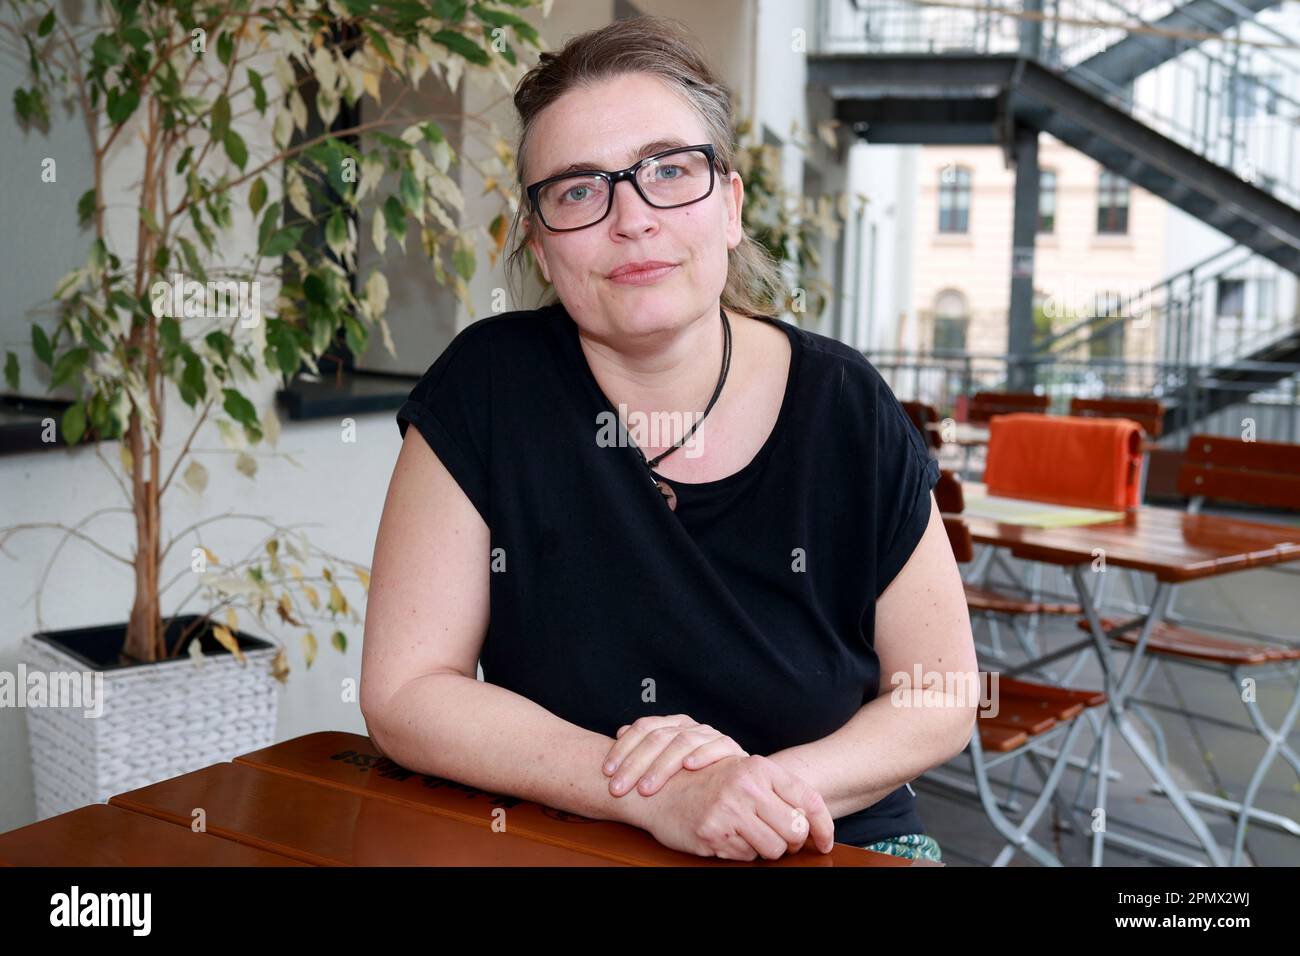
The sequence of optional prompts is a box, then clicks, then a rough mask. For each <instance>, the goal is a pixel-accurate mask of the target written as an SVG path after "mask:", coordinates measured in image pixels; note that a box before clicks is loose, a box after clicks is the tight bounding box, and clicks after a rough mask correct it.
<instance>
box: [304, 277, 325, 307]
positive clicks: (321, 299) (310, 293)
mask: <svg viewBox="0 0 1300 956" xmlns="http://www.w3.org/2000/svg"><path fill="white" fill-rule="evenodd" d="M302 292H303V295H305V296H306V297H307V301H308V302H315V303H316V304H317V305H325V304H327V303H328V302H329V289H328V288H327V287H326V285H325V280H324V279H322V278H321V277H320V276H319V275H317V274H316V273H314V272H313V273H312V274H311V275H309V276H308V277H307V278H306V279H304V280H303V283H302Z"/></svg>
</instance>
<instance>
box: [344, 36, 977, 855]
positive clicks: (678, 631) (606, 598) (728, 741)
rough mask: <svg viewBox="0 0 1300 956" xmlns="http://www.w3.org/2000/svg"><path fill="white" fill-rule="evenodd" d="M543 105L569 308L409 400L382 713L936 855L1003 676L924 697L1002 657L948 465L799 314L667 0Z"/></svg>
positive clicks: (486, 746) (812, 832)
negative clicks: (966, 562) (787, 316)
mask: <svg viewBox="0 0 1300 956" xmlns="http://www.w3.org/2000/svg"><path fill="white" fill-rule="evenodd" d="M515 104H516V107H517V109H518V112H519V115H520V121H521V126H522V133H521V137H520V144H519V157H518V158H519V162H518V168H519V175H520V185H521V214H522V217H523V218H522V220H521V221H520V222H519V223H518V225H521V226H522V229H523V231H524V240H523V241H524V243H526V245H527V247H528V248H530V249H531V251H532V253H533V255H534V256H535V258H536V260H537V263H538V264H539V266H540V268H541V271H542V273H543V274H544V276H545V277H546V279H547V280H548V282H549V283H550V284H551V286H552V287H553V289H554V291H555V294H556V296H557V299H558V301H557V302H556V303H554V304H552V305H551V306H548V307H546V308H542V309H538V310H535V311H531V312H515V313H509V314H506V315H500V316H495V317H491V318H487V319H483V320H480V321H478V322H475V323H473V324H471V325H470V326H469V327H468V328H466V329H464V330H463V331H461V332H460V333H459V334H458V335H457V336H456V337H455V339H454V340H453V341H452V343H451V344H450V345H449V346H448V347H447V349H446V350H445V351H444V352H443V354H442V355H441V356H439V358H438V359H437V361H435V362H434V363H433V365H432V367H430V369H429V370H428V372H427V373H426V374H425V376H424V377H423V378H422V379H421V380H420V382H419V384H417V386H416V387H415V388H414V389H413V390H412V392H411V395H410V399H409V400H408V401H407V402H406V403H405V404H404V405H403V406H402V408H401V409H400V410H399V412H398V416H397V417H398V423H399V427H400V429H401V431H402V434H403V436H404V442H403V445H402V450H401V453H400V454H399V456H398V460H397V464H396V467H395V470H394V473H393V477H392V482H391V484H390V487H389V491H388V497H387V500H386V502H385V506H384V512H383V517H382V520H381V523H380V529H379V534H378V539H377V543H376V550H375V560H374V567H373V575H372V583H371V590H370V596H369V603H368V607H367V613H366V635H365V637H366V639H365V650H364V661H363V672H362V690H361V706H362V711H363V714H364V715H365V719H366V722H367V727H368V729H369V730H370V733H371V735H372V737H373V739H374V740H375V742H376V744H377V746H379V747H381V748H382V749H383V751H384V752H385V753H386V754H387V755H388V756H390V757H391V758H392V759H394V760H396V761H397V762H398V763H400V764H402V765H403V766H406V767H408V768H411V769H415V770H418V771H421V772H426V773H433V774H437V775H440V776H445V777H450V778H453V779H455V780H458V781H460V782H463V783H466V784H469V785H473V786H476V787H480V788H482V789H486V790H491V791H496V792H502V793H510V794H514V795H517V796H521V797H524V798H527V799H530V800H535V801H537V802H540V803H544V804H547V805H550V806H553V807H558V808H561V809H564V810H569V811H571V812H574V813H579V814H582V815H584V816H587V817H592V818H597V819H612V820H621V821H624V822H628V823H631V824H633V825H636V826H640V827H642V828H644V829H646V830H648V831H649V832H650V833H652V834H653V835H654V836H655V837H656V838H657V839H658V840H659V841H660V842H661V843H663V844H665V845H667V846H669V847H672V848H674V849H678V850H681V851H684V852H689V853H695V854H699V855H704V856H717V857H721V858H724V859H735V860H752V859H755V858H756V857H760V856H761V857H763V858H765V859H776V858H778V857H780V856H782V855H783V854H785V853H790V852H797V851H798V850H800V849H801V848H802V847H803V846H804V844H805V843H806V842H807V841H808V839H809V837H811V838H812V844H813V846H815V847H816V848H817V849H818V850H820V851H822V852H829V851H830V849H831V846H832V844H833V842H834V841H836V840H838V841H839V842H845V843H852V844H854V845H858V846H869V847H873V848H876V849H879V850H883V851H885V852H893V853H898V854H902V855H929V856H931V857H932V858H937V847H936V846H935V845H934V843H933V841H932V840H931V839H930V838H929V837H927V836H925V835H924V828H923V826H922V824H921V821H920V818H919V816H918V815H917V813H916V810H915V795H914V793H913V792H912V790H911V787H910V786H908V785H907V784H908V781H910V780H912V779H913V778H915V777H916V776H918V775H919V774H921V773H922V772H924V771H925V770H926V769H928V768H930V767H932V766H935V765H936V764H939V763H942V762H944V761H945V760H947V759H949V758H950V757H952V756H953V755H955V754H957V753H960V752H961V750H962V749H963V748H964V747H965V745H966V743H967V742H968V741H969V739H970V734H971V731H972V726H973V723H974V701H972V702H970V704H969V705H968V704H965V703H962V702H961V701H960V700H958V699H956V698H951V699H950V698H945V697H944V696H943V695H942V694H936V693H934V692H933V691H935V688H931V691H932V692H931V693H929V694H928V695H927V696H926V698H925V703H926V704H927V706H906V707H904V706H898V704H899V702H900V700H902V701H904V702H906V701H907V700H910V698H907V697H906V695H905V694H901V693H900V692H906V691H909V690H916V691H919V690H920V688H914V687H913V678H914V674H916V673H918V672H925V673H927V674H928V673H930V672H942V671H946V672H948V673H951V674H956V675H972V676H973V674H974V672H975V669H976V663H975V656H974V649H973V643H972V639H971V633H970V623H969V620H968V617H967V613H966V605H965V601H964V598H963V594H962V586H961V582H960V579H959V577H958V573H957V569H956V565H955V563H954V560H953V556H952V552H951V549H950V547H949V545H948V543H947V538H946V536H945V534H944V531H943V525H942V521H941V519H940V517H939V515H938V510H937V508H936V506H935V504H934V500H933V496H932V494H931V492H930V489H931V487H932V486H933V484H934V482H935V480H936V479H937V477H938V472H937V468H936V466H935V465H934V463H933V462H932V460H931V459H930V458H929V457H928V455H927V453H926V451H925V449H924V447H923V446H922V444H921V442H920V439H919V436H918V435H917V434H916V433H915V431H914V430H913V429H912V428H911V427H910V424H909V423H908V422H907V420H906V418H905V417H904V415H903V413H902V410H901V408H900V407H899V405H898V402H897V401H896V400H895V399H894V397H893V395H892V394H890V392H889V389H888V388H887V386H885V384H884V383H883V381H882V380H881V378H880V376H879V375H878V374H877V373H876V372H875V370H874V369H873V368H872V367H871V366H870V365H869V364H868V363H867V361H866V360H865V359H864V358H863V357H862V355H860V354H859V353H858V352H856V351H855V350H853V349H851V348H849V347H847V346H845V345H843V344H841V343H839V342H837V341H835V340H833V339H830V338H827V337H824V336H820V335H816V334H813V333H810V332H807V331H804V330H801V329H799V328H797V327H796V326H794V325H792V324H790V323H787V322H783V321H780V320H778V319H776V318H773V317H771V316H770V315H769V314H767V307H766V305H765V303H766V301H767V298H766V296H767V295H768V292H769V290H770V287H771V284H772V283H773V282H774V281H775V273H774V272H773V266H772V263H771V262H770V260H768V259H766V258H765V257H763V256H762V254H761V253H760V249H759V247H758V246H757V245H756V244H754V243H753V242H752V241H751V240H750V239H749V238H748V237H747V236H746V235H745V232H744V229H743V227H742V225H741V216H740V210H741V204H742V201H743V198H744V186H743V183H742V182H741V179H740V176H739V175H738V174H737V173H736V172H735V170H734V169H733V168H732V165H731V152H732V148H731V147H732V144H731V141H730V136H729V130H730V120H731V116H730V99H729V97H728V95H727V92H726V90H725V89H724V88H723V87H722V86H721V85H720V84H719V83H718V82H717V81H716V80H715V79H714V77H713V76H712V74H711V72H710V70H709V68H708V66H707V65H706V64H705V62H704V61H703V59H702V57H701V56H700V54H699V53H698V52H697V51H696V50H695V48H694V47H693V45H692V44H691V42H690V41H689V39H688V38H687V37H685V36H684V35H683V34H682V33H681V32H680V31H679V30H678V29H677V28H675V27H673V26H671V25H670V24H668V23H666V22H664V21H659V20H655V19H651V18H642V19H635V20H623V21H618V22H616V23H614V24H611V25H610V26H608V27H605V28H604V29H601V30H598V31H594V32H592V33H588V34H585V35H582V36H579V37H575V38H574V39H572V40H570V41H569V42H568V43H567V44H566V45H565V47H564V49H563V50H562V51H561V52H560V53H558V54H557V55H544V56H543V58H542V60H541V62H539V64H538V65H537V67H536V68H534V69H533V70H532V71H531V72H530V73H529V74H528V75H527V76H525V77H524V79H523V80H522V81H521V83H520V85H519V88H518V89H517V91H516V93H515ZM519 251H520V249H519V248H516V249H515V253H516V255H517V254H518V253H519ZM701 414H702V417H701ZM646 422H649V423H650V424H651V426H654V425H663V424H664V423H667V424H668V425H669V426H676V427H667V428H662V427H661V428H655V427H642V426H643V425H644V423H646ZM408 424H414V425H415V426H416V427H415V428H413V429H411V428H408V427H407V426H408ZM480 663H481V665H482V669H483V678H484V679H483V680H482V681H479V680H477V679H476V672H477V670H476V665H477V664H480ZM882 676H883V678H884V679H882ZM917 699H918V700H919V694H918V695H917Z"/></svg>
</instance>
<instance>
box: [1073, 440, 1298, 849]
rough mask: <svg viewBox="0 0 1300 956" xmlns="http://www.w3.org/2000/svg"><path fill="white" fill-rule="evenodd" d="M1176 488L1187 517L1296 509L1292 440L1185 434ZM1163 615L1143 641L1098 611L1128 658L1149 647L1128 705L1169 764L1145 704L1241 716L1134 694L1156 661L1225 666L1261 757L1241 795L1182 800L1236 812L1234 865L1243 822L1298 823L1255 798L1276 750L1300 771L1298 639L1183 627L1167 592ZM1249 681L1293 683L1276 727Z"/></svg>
mask: <svg viewBox="0 0 1300 956" xmlns="http://www.w3.org/2000/svg"><path fill="white" fill-rule="evenodd" d="M1178 489H1179V491H1180V493H1182V494H1184V495H1187V496H1188V497H1189V498H1190V503H1189V506H1188V513H1189V514H1193V515H1194V514H1196V513H1198V512H1199V511H1200V509H1201V507H1202V505H1203V503H1204V501H1205V500H1206V499H1207V498H1210V499H1215V500H1221V501H1235V502H1240V503H1243V504H1253V505H1260V506H1264V507H1270V508H1278V509H1284V510H1290V511H1295V510H1300V445H1292V444H1286V443H1281V442H1243V441H1240V440H1238V439H1234V438H1222V437H1217V436H1212V435H1193V436H1192V437H1191V438H1190V439H1189V440H1188V444H1187V454H1186V457H1185V459H1184V462H1183V465H1182V468H1181V469H1180V471H1179V475H1178ZM1297 535H1300V529H1298V530H1297ZM1259 570H1260V572H1261V573H1262V572H1264V571H1271V572H1273V573H1279V572H1280V573H1284V574H1292V575H1294V574H1295V572H1294V571H1292V570H1290V569H1286V568H1262V569H1259ZM1165 618H1166V621H1165V622H1162V623H1160V624H1158V625H1156V626H1155V627H1154V628H1152V629H1151V633H1150V635H1149V637H1148V638H1147V641H1146V645H1145V648H1143V647H1142V646H1141V645H1140V643H1139V638H1138V635H1136V634H1135V633H1133V628H1134V627H1135V626H1136V623H1139V622H1120V621H1116V620H1114V619H1110V618H1103V619H1102V622H1101V623H1102V627H1103V628H1104V629H1105V630H1106V632H1107V634H1108V635H1109V636H1110V637H1111V638H1112V639H1113V640H1115V641H1117V642H1119V643H1120V644H1123V645H1127V646H1128V647H1130V648H1133V653H1134V654H1135V656H1140V655H1141V653H1143V651H1145V652H1146V653H1148V654H1149V655H1150V659H1149V660H1148V661H1147V663H1146V665H1145V670H1143V672H1142V674H1141V677H1140V678H1139V679H1138V681H1137V683H1136V684H1135V685H1134V688H1133V691H1132V693H1131V695H1130V699H1129V707H1130V709H1132V711H1133V712H1134V714H1135V715H1136V716H1137V717H1138V718H1139V719H1141V720H1142V722H1143V723H1144V724H1145V725H1146V726H1147V727H1148V728H1149V729H1150V731H1151V733H1152V735H1153V737H1154V738H1155V742H1156V750H1157V754H1158V756H1159V759H1160V762H1161V763H1162V764H1165V765H1167V764H1168V762H1169V759H1168V748H1167V745H1166V743H1165V737H1164V731H1163V729H1162V728H1161V727H1160V724H1159V722H1158V721H1156V720H1155V719H1153V718H1152V717H1151V716H1150V714H1148V713H1147V708H1148V707H1149V708H1152V709H1160V710H1168V711H1171V712H1174V713H1178V714H1181V715H1183V716H1185V717H1187V718H1189V719H1194V720H1201V721H1206V722H1209V723H1215V724H1218V725H1221V726H1225V727H1228V728H1231V729H1237V730H1245V731H1251V730H1252V728H1251V727H1248V726H1246V725H1243V724H1238V723H1232V722H1229V721H1223V720H1220V719H1218V718H1214V717H1211V716H1210V715H1206V714H1198V713H1195V712H1190V711H1187V710H1185V709H1182V708H1176V707H1169V706H1166V705H1157V704H1156V703H1155V702H1153V701H1147V700H1143V699H1141V698H1140V696H1139V695H1140V694H1141V693H1142V691H1143V689H1144V688H1145V687H1146V685H1147V684H1148V683H1149V682H1150V681H1151V679H1152V677H1153V676H1154V675H1155V673H1156V671H1157V669H1158V667H1159V665H1160V663H1161V662H1162V661H1167V662H1171V663H1175V664H1178V665H1180V666H1191V667H1199V668H1203V669H1209V670H1213V671H1216V672H1218V673H1221V674H1223V675H1224V676H1225V677H1226V678H1227V679H1228V680H1229V681H1230V682H1231V683H1232V686H1233V695H1234V696H1235V697H1240V698H1241V699H1242V704H1243V705H1244V706H1245V708H1246V712H1247V715H1248V716H1249V717H1250V720H1251V724H1253V731H1254V732H1255V733H1258V735H1259V736H1260V737H1263V738H1264V740H1265V741H1266V742H1267V746H1266V748H1265V750H1264V754H1263V755H1262V756H1261V757H1260V760H1259V763H1258V764H1257V765H1256V767H1255V770H1254V772H1253V773H1252V775H1251V778H1250V782H1249V783H1248V784H1247V786H1246V791H1245V794H1244V796H1243V798H1242V799H1241V800H1240V801H1234V800H1226V799H1224V798H1222V797H1219V796H1215V795H1212V794H1207V793H1202V792H1196V791H1193V792H1189V793H1188V794H1187V798H1188V800H1189V801H1191V802H1192V803H1196V804H1199V805H1201V806H1204V807H1207V808H1208V809H1212V810H1215V811H1219V812H1222V813H1226V814H1228V815H1231V816H1235V817H1236V818H1237V828H1236V832H1235V835H1234V839H1233V846H1232V856H1231V858H1230V860H1229V864H1230V865H1232V866H1237V865H1239V864H1240V861H1241V856H1242V853H1243V852H1244V848H1245V841H1246V828H1247V826H1248V824H1249V822H1250V821H1251V820H1252V819H1253V820H1256V821H1258V822H1260V823H1262V824H1265V825H1268V826H1270V827H1273V828H1275V829H1278V830H1281V831H1283V832H1286V833H1289V834H1291V835H1293V836H1297V837H1300V821H1296V820H1294V819H1292V818H1290V817H1286V816H1282V815H1281V814H1276V813H1270V812H1268V811H1263V810H1259V809H1256V808H1255V806H1254V803H1255V799H1256V798H1257V797H1258V794H1259V790H1260V787H1261V785H1262V784H1263V781H1264V777H1265V776H1266V775H1267V773H1268V770H1269V768H1270V767H1271V766H1272V764H1273V761H1274V760H1275V759H1276V758H1277V757H1278V756H1279V755H1280V756H1281V757H1282V758H1283V759H1284V760H1286V762H1287V763H1288V764H1290V766H1291V769H1292V770H1293V771H1294V772H1295V774H1296V777H1297V779H1300V756H1297V754H1296V751H1295V749H1294V748H1293V747H1292V746H1291V744H1290V743H1289V742H1288V739H1287V738H1288V736H1289V735H1290V734H1291V731H1292V728H1293V727H1294V726H1295V725H1296V718H1297V716H1300V644H1297V642H1296V639H1295V638H1294V637H1291V638H1287V637H1282V636H1277V635H1259V634H1252V633H1250V632H1247V631H1243V630H1241V629H1239V628H1233V627H1229V626H1226V625H1219V624H1215V625H1206V624H1204V623H1202V622H1195V623H1197V624H1199V626H1200V627H1205V628H1208V629H1213V630H1218V631H1223V632H1226V633H1227V634H1229V635H1230V636H1226V637H1224V636H1219V635H1217V634H1211V633H1205V632H1204V631H1203V630H1200V629H1195V628H1192V627H1188V626H1186V624H1187V623H1188V621H1187V619H1186V618H1183V617H1181V616H1179V615H1177V614H1175V613H1174V611H1173V595H1172V594H1171V595H1170V599H1169V604H1168V606H1167V609H1166V611H1165ZM1079 626H1080V627H1081V628H1083V629H1084V630H1087V629H1088V623H1087V621H1086V620H1083V621H1080V622H1079ZM1243 638H1249V640H1243ZM1261 638H1263V639H1261ZM1247 679H1252V680H1254V681H1255V682H1256V683H1257V684H1258V683H1259V682H1262V681H1272V680H1279V681H1285V682H1288V683H1293V684H1294V685H1295V693H1294V695H1293V697H1292V700H1291V703H1290V705H1289V707H1288V708H1287V711H1286V713H1285V715H1284V716H1283V717H1282V720H1281V722H1280V724H1279V725H1278V726H1276V727H1274V726H1272V725H1270V724H1269V723H1268V722H1267V721H1266V720H1265V719H1264V715H1263V713H1262V712H1261V710H1260V707H1259V704H1258V702H1257V700H1255V699H1254V698H1253V696H1252V698H1251V699H1249V700H1247V699H1246V696H1245V695H1243V694H1242V693H1241V690H1242V687H1243V686H1244V682H1245V681H1246V680H1247Z"/></svg>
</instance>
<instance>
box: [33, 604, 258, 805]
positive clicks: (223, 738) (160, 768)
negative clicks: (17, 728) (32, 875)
mask: <svg viewBox="0 0 1300 956" xmlns="http://www.w3.org/2000/svg"><path fill="white" fill-rule="evenodd" d="M103 630H104V631H106V632H107V631H112V630H114V628H112V627H107V628H103ZM116 630H117V631H118V632H119V633H120V632H121V631H122V630H123V626H122V625H118V626H117V628H116ZM58 633H59V632H54V634H55V635H57V634H58ZM50 636H51V635H50V634H43V635H31V636H28V637H26V638H24V640H23V649H24V652H25V654H24V658H25V662H26V665H27V670H28V673H29V674H30V673H31V672H33V671H38V670H39V671H42V672H45V673H47V674H55V673H76V674H82V673H87V672H92V673H98V674H101V675H102V680H103V684H102V700H103V703H102V705H101V706H102V713H101V714H100V715H99V716H98V717H91V716H87V715H86V713H85V709H84V708H81V707H52V706H45V707H29V708H28V710H27V740H28V744H29V747H30V750H31V758H32V782H33V785H34V787H35V790H36V818H37V819H38V820H44V819H46V818H47V817H51V816H54V815H56V814H59V813H66V812H67V811H69V810H75V809H77V808H78V807H83V806H86V805H87V804H91V803H103V802H105V801H106V800H108V798H109V797H111V796H113V795H115V794H118V793H123V792H125V791H127V790H134V789H136V788H138V787H143V786H147V785H149V784H151V783H157V782H158V781H160V780H166V779H167V778H169V777H175V776H177V775H179V774H183V773H188V772H190V771H192V770H198V769H199V768H201V767H206V766H209V765H211V764H214V763H221V762H224V761H227V760H230V759H231V758H232V757H236V756H238V755H239V754H243V753H247V752H249V751H250V750H256V749H258V748H259V747H267V746H270V745H271V743H273V738H274V735H275V717H276V706H277V704H278V703H279V693H278V687H277V686H276V681H275V679H274V678H273V677H272V676H271V660H272V658H273V657H274V656H275V653H276V648H275V647H274V646H273V645H269V644H267V646H265V647H260V646H259V647H255V648H250V647H248V646H247V644H248V643H256V644H258V645H261V644H264V643H266V642H262V641H258V640H257V639H255V638H249V637H248V636H247V635H244V634H239V635H237V638H238V639H239V640H240V644H241V648H243V649H244V655H245V658H246V659H247V663H246V664H240V663H239V662H238V661H237V660H236V659H235V657H234V656H233V655H232V654H230V653H229V652H227V651H225V650H220V652H216V651H215V648H214V652H208V647H209V646H210V645H209V642H211V641H212V639H211V638H207V639H205V641H204V651H205V653H204V657H203V659H202V660H201V661H200V662H198V663H197V664H196V662H195V661H193V660H192V659H191V658H190V657H189V656H188V655H187V654H182V656H181V657H179V658H177V659H174V660H166V661H160V662H157V663H151V664H137V665H130V666H126V667H107V668H97V667H94V666H93V665H92V664H90V662H89V661H87V660H86V659H85V658H83V657H81V656H79V655H76V654H73V653H70V652H69V651H67V650H65V649H64V648H62V647H59V646H58V645H56V644H53V643H51V642H50V640H49V637H50ZM213 645H215V642H213ZM94 679H95V680H96V681H98V680H99V678H98V677H96V678H94Z"/></svg>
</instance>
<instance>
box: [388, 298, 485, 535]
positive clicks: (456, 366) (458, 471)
mask: <svg viewBox="0 0 1300 956" xmlns="http://www.w3.org/2000/svg"><path fill="white" fill-rule="evenodd" d="M482 321H483V320H480V322H482ZM491 394H492V364H491V347H490V336H489V335H488V334H487V330H486V329H484V328H480V327H478V323H475V324H471V325H469V326H467V327H465V328H464V329H462V330H461V331H460V332H458V333H457V334H456V336H455V337H454V338H453V339H452V340H451V342H450V343H449V344H448V345H447V347H446V349H444V350H443V352H442V354H441V355H439V356H438V358H437V359H436V360H435V361H434V363H433V364H432V365H431V366H429V369H428V371H426V372H425V373H424V375H423V376H422V377H421V378H420V380H419V381H418V382H417V383H416V384H415V387H414V388H413V389H411V393H410V395H408V396H407V399H406V401H405V402H404V403H403V404H402V406H401V408H399V409H398V410H397V427H398V430H399V431H400V432H401V435H402V437H403V438H405V437H406V429H407V426H408V425H414V426H415V427H416V428H418V429H419V430H420V435H421V436H422V437H423V438H424V440H425V442H426V443H427V444H428V446H429V447H430V448H432V449H433V452H434V454H436V455H437V456H438V460H439V461H441V462H442V464H443V466H444V467H445V468H446V469H447V471H448V472H449V473H450V474H451V476H452V478H454V479H455V480H456V483H457V484H458V485H460V487H461V490H463V491H464V492H465V496H466V497H467V498H469V500H470V501H471V502H472V503H473V505H474V507H475V508H477V509H478V512H479V514H480V515H482V516H483V520H484V522H487V523H489V525H490V521H489V504H488V503H489V495H488V475H489V465H490V462H491V435H492V428H491V424H492V423H491V404H490V396H491Z"/></svg>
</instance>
